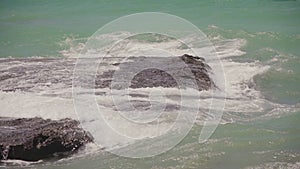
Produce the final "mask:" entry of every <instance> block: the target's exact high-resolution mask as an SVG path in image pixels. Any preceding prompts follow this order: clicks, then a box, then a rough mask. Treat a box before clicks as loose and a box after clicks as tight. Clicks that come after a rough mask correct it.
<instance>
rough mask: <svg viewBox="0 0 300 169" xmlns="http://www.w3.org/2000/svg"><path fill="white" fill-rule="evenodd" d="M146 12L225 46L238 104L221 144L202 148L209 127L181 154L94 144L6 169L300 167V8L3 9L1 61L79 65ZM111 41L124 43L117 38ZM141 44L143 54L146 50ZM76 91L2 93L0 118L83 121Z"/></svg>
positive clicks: (271, 3) (102, 4) (270, 4)
mask: <svg viewBox="0 0 300 169" xmlns="http://www.w3.org/2000/svg"><path fill="white" fill-rule="evenodd" d="M138 12H165V13H169V14H173V15H177V16H179V17H182V18H184V19H186V20H188V21H190V22H191V23H193V24H194V25H196V26H197V27H198V28H199V29H201V30H202V31H203V32H204V33H205V34H206V35H207V37H208V38H209V39H210V41H211V42H212V43H213V45H214V46H215V48H216V51H217V53H218V55H219V57H220V58H221V61H222V63H223V66H224V73H225V77H226V92H227V97H228V98H227V101H226V105H225V108H224V114H223V117H222V122H221V124H220V125H219V127H218V128H217V130H216V131H215V132H214V134H213V135H212V137H211V138H210V139H209V140H208V141H207V142H205V143H202V144H199V143H198V137H199V133H200V132H201V129H202V124H201V122H199V123H196V124H195V125H194V127H193V128H192V130H191V131H190V133H189V134H188V135H187V136H186V137H185V138H184V140H183V141H181V142H180V143H179V144H178V145H177V146H176V147H174V148H173V149H171V150H169V151H167V152H165V153H163V154H160V155H158V156H154V157H149V158H143V159H131V158H124V157H119V156H116V155H113V154H110V153H108V152H104V151H101V150H99V148H98V147H97V146H95V145H92V144H91V145H88V146H87V147H86V149H85V150H81V151H80V152H78V154H76V155H74V156H71V157H68V158H66V159H61V160H50V161H46V162H40V163H37V164H28V163H26V162H19V161H12V162H11V163H15V164H13V165H10V164H8V166H5V167H13V168H20V167H21V166H20V165H22V167H24V166H26V165H29V166H28V167H29V168H78V169H81V168H91V169H92V168H157V169H158V168H222V169H223V168H228V169H233V168H299V166H300V160H299V159H300V143H299V142H300V136H299V132H300V125H299V122H298V120H299V118H300V87H299V84H300V66H299V64H300V58H299V57H300V56H299V53H300V48H299V45H300V31H299V30H300V29H299V28H300V22H299V16H300V2H299V1H298V0H252V1H250V0H246V1H242V0H230V1H229V0H223V1H221V0H203V1H198V0H192V1H163V2H161V1H108V0H103V1H96V0H95V1H87V2H85V1H77V0H75V1H69V0H66V1H58V0H53V1H48V2H43V1H35V0H27V1H17V0H10V1H6V0H3V1H1V2H0V57H2V58H7V57H13V58H14V57H18V58H19V57H29V58H36V57H59V58H72V57H76V55H77V54H78V52H80V50H81V49H82V48H83V46H84V43H85V42H86V41H87V39H88V37H89V36H91V35H92V34H93V33H94V32H95V31H97V30H98V29H99V28H100V27H102V26H103V25H104V24H106V23H108V22H110V21H112V20H114V19H117V18H118V17H121V16H124V15H129V14H133V13H138ZM107 37H109V38H114V37H115V34H110V35H107ZM146 40H148V41H149V39H146ZM150 41H151V40H150ZM133 45H135V46H137V45H141V46H140V47H142V48H143V46H142V45H143V44H141V43H133ZM153 45H154V46H155V45H157V46H164V47H165V48H166V49H168V50H170V51H172V52H174V53H178V54H182V53H181V51H178V50H177V47H178V46H177V45H176V43H175V42H174V43H173V42H172V41H169V40H168V41H164V39H161V40H159V41H158V42H153ZM20 64H24V65H23V66H25V67H26V64H25V63H20ZM40 64H41V65H42V64H43V63H40ZM208 64H213V63H210V62H209V61H208ZM11 66H13V65H1V68H0V69H1V71H4V72H5V71H7V70H8V69H9V68H10V67H11ZM25 84H26V82H25ZM66 90H67V89H66ZM47 92H48V91H44V93H47ZM69 92H70V91H64V90H63V89H62V90H61V91H59V94H58V95H56V97H49V96H47V95H44V93H43V91H42V92H40V91H39V92H38V91H36V92H31V93H26V92H25V93H24V92H18V91H17V92H11V93H5V92H1V93H0V115H1V116H12V117H34V116H41V117H44V118H51V119H60V118H64V117H73V118H75V117H76V114H74V110H73V107H72V104H73V102H72V99H71V98H70V95H68V93H69ZM98 99H99V100H100V101H101V103H103V105H102V106H107V107H109V106H110V105H111V104H110V103H106V102H105V101H106V96H103V97H99V98H98ZM127 129H128V130H130V128H127ZM132 130H133V129H132ZM149 148H151V146H149ZM0 167H1V166H0ZM3 167H4V166H3Z"/></svg>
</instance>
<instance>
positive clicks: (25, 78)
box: [0, 54, 215, 95]
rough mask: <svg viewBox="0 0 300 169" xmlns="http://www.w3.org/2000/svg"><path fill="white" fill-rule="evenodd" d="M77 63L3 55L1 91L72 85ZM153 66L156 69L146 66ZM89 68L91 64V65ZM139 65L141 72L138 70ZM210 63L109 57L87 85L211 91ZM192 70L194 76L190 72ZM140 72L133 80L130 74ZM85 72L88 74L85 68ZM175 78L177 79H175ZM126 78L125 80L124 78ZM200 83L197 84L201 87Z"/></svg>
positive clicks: (187, 58) (195, 59)
mask: <svg viewBox="0 0 300 169" xmlns="http://www.w3.org/2000/svg"><path fill="white" fill-rule="evenodd" d="M99 59H100V58H89V59H88V61H87V63H88V64H89V63H94V62H98V61H99ZM75 64H76V59H75V58H2V59H0V91H4V92H13V91H24V92H34V93H38V92H43V93H45V91H50V92H49V95H52V94H53V92H54V91H60V90H64V89H71V88H72V82H73V81H72V80H73V75H74V74H73V73H74V68H75ZM149 65H150V66H151V65H153V67H154V68H153V69H152V68H149V69H142V68H144V67H149ZM87 67H88V65H87ZM138 68H139V71H138V72H136V70H137V69H138ZM210 69H211V68H210V67H209V65H207V64H206V63H205V60H204V59H203V58H201V57H197V56H192V55H187V54H184V55H182V56H172V57H167V56H156V57H143V56H131V57H105V58H103V60H101V63H99V69H98V71H97V72H93V73H95V74H91V75H90V76H92V77H95V79H94V80H95V84H94V85H92V84H89V83H87V82H86V81H85V78H82V79H81V80H82V84H87V85H86V86H82V87H85V88H90V87H93V88H96V89H102V88H111V84H112V82H113V81H116V80H118V81H119V82H122V81H128V80H131V85H130V86H128V87H130V88H145V87H150V88H152V87H164V88H173V87H178V83H177V82H178V78H179V79H180V80H181V81H180V83H182V84H183V86H186V87H194V86H196V85H197V86H198V90H200V91H201V90H209V89H211V88H213V87H215V84H214V82H213V81H212V80H211V78H210V76H209V74H210V73H211V71H210ZM188 71H190V72H192V75H190V74H189V75H187V74H186V73H187V72H188ZM118 72H123V74H124V76H122V77H118V78H115V77H114V76H115V74H116V73H118ZM132 72H136V73H137V74H136V75H135V76H134V77H131V78H132V79H128V76H127V75H128V74H130V73H132ZM83 73H86V72H85V70H83ZM174 77H175V78H174ZM176 77H177V79H176ZM122 78H123V79H122ZM186 79H194V80H195V82H196V83H197V84H196V85H194V84H192V85H191V84H185V83H187V80H186ZM197 86H196V87H197Z"/></svg>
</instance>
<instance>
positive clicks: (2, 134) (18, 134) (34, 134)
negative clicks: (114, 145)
mask: <svg viewBox="0 0 300 169" xmlns="http://www.w3.org/2000/svg"><path fill="white" fill-rule="evenodd" d="M92 141H93V138H92V136H91V135H90V134H89V133H88V132H86V131H84V130H83V129H82V128H80V127H79V122H78V121H76V120H71V119H62V120H49V119H47V120H44V119H42V118H18V119H13V118H3V117H0V159H1V160H7V159H18V160H26V161H38V160H40V159H45V158H49V157H53V156H57V155H68V154H71V153H73V152H75V151H76V150H78V149H79V148H80V147H82V146H84V145H85V144H86V143H89V142H92Z"/></svg>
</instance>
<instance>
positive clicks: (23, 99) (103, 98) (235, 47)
mask: <svg viewBox="0 0 300 169" xmlns="http://www.w3.org/2000/svg"><path fill="white" fill-rule="evenodd" d="M125 35H127V34H126V33H125ZM118 36H123V34H112V35H106V36H105V38H107V39H109V38H119V37H118ZM102 38H103V37H102ZM69 41H71V40H70V39H69V40H68V43H71V44H74V43H73V42H69ZM245 44H246V41H245V40H244V39H226V40H224V39H223V38H215V39H214V46H215V50H216V53H217V54H218V58H219V60H218V59H216V58H213V59H212V58H210V57H209V56H206V55H205V53H210V52H211V51H210V50H211V49H212V48H210V47H203V48H195V49H194V50H196V52H198V53H201V54H202V53H203V56H202V57H204V58H205V59H206V61H207V64H208V65H210V66H211V67H212V72H211V76H212V78H213V79H214V80H215V82H216V85H217V86H221V85H222V83H225V89H223V90H224V92H225V93H226V97H224V95H220V96H218V95H215V97H214V98H212V95H211V92H212V91H205V92H204V91H203V92H200V98H201V100H200V102H199V105H200V112H199V116H198V118H197V123H198V124H203V122H204V119H207V118H208V117H210V116H213V115H211V114H210V113H209V109H211V110H214V109H217V111H223V112H224V116H223V120H222V123H228V122H230V123H232V122H236V121H238V122H241V121H249V120H252V119H257V118H259V117H265V118H270V117H274V116H280V115H281V114H282V113H281V112H292V111H291V109H292V110H295V109H299V106H297V105H295V106H294V107H292V108H291V107H290V106H287V105H280V104H277V103H272V102H270V101H268V100H266V99H264V98H263V96H262V95H261V93H260V91H257V90H255V88H254V87H255V83H254V81H253V77H254V76H256V75H259V74H262V73H265V72H266V71H268V69H269V68H270V66H269V65H263V64H262V63H260V62H259V61H254V62H244V63H239V62H236V61H233V60H232V57H237V56H242V55H243V54H245V52H244V51H242V50H241V48H242V47H243V46H244V45H245ZM77 45H78V44H77ZM79 48H82V43H79ZM157 48H159V49H162V50H165V51H168V53H170V54H171V56H179V55H182V54H185V53H188V54H194V51H192V50H190V49H188V48H184V47H182V43H180V42H178V41H175V40H168V41H166V42H153V43H150V44H149V43H145V42H139V41H137V40H132V41H130V40H125V41H124V42H122V43H121V44H119V46H115V47H114V49H112V50H111V51H110V53H108V55H107V56H106V57H111V56H114V57H116V56H122V57H124V55H127V56H134V55H139V54H141V52H140V51H141V50H142V51H143V54H144V56H153V55H156V54H159V53H160V52H158V53H153V51H157V50H154V49H157ZM63 54H64V55H65V56H68V57H71V58H72V57H73V58H74V57H75V55H78V50H77V49H76V46H75V47H74V46H73V47H72V48H71V49H70V50H69V51H66V50H65V51H63ZM102 54H103V53H102ZM164 56H167V57H168V55H164ZM169 56H170V55H169ZM17 62H18V63H17ZM17 62H16V63H13V64H10V63H7V64H8V65H5V66H6V67H5V66H4V65H3V66H4V67H2V69H1V70H8V69H9V68H12V67H16V66H18V64H21V65H22V66H24V67H26V66H28V63H21V62H20V61H17ZM106 62H107V64H108V65H110V64H113V63H117V62H120V60H118V59H117V58H114V59H111V60H107V61H106ZM35 64H37V65H40V66H43V64H44V63H43V62H36V63H35ZM220 66H222V70H223V72H220V71H217V72H216V71H215V70H216V69H215V68H217V67H220ZM106 68H108V67H106ZM116 68H117V67H116V66H111V67H109V69H116ZM103 70H105V68H104V69H103ZM219 70H220V69H219ZM99 71H101V70H99ZM8 73H9V72H8ZM220 76H224V77H225V82H224V81H220V82H218V79H219V77H220ZM20 83H23V84H24V85H26V81H24V82H20ZM54 86H55V85H54ZM65 87H66V86H64V85H62V86H59V84H58V85H57V86H56V87H54V88H51V87H45V88H42V89H41V88H39V89H35V88H33V91H31V92H20V91H16V92H9V93H6V92H0V107H1V109H0V116H9V117H35V116H39V117H43V118H50V119H61V118H67V117H68V118H73V119H77V118H78V117H77V115H76V112H75V108H74V103H73V99H72V97H71V96H72V90H71V88H67V87H66V88H65ZM189 90H190V91H189ZM221 90H222V89H221ZM161 91H162V92H163V93H165V95H168V96H170V97H167V98H166V99H165V100H164V101H165V104H170V105H173V107H172V108H171V110H172V111H166V112H164V113H163V114H161V116H159V118H156V120H157V124H158V125H157V126H156V127H151V126H150V127H149V125H144V126H142V127H141V126H137V125H136V124H135V123H128V121H126V120H123V119H122V116H120V114H118V111H116V109H115V105H114V102H113V100H112V99H111V95H109V94H108V93H109V91H108V89H97V90H95V92H99V93H103V94H100V95H96V96H95V99H96V101H97V103H98V105H99V110H100V111H101V112H102V113H103V114H104V117H105V118H106V119H107V120H109V121H110V123H111V127H113V128H114V129H115V130H116V131H119V132H121V133H123V134H125V135H127V136H129V137H135V138H151V137H156V136H158V135H161V134H163V133H164V132H165V131H167V130H168V129H169V128H170V127H171V126H172V124H173V122H174V119H176V115H177V114H176V112H177V110H176V106H179V107H180V104H181V103H180V101H179V99H178V98H180V96H181V93H180V91H179V89H175V88H174V89H164V88H143V89H131V90H130V94H139V95H146V96H147V95H148V94H149V93H151V92H152V93H155V92H161ZM194 92H198V91H195V90H192V89H185V93H187V94H188V93H190V97H189V96H186V97H185V99H190V100H191V101H192V100H193V99H194V97H193V94H192V93H194ZM93 93H94V91H93V90H86V91H82V94H83V95H86V96H87V97H91V96H90V95H91V94H93ZM118 97H119V98H120V99H123V100H124V101H125V102H126V101H128V100H131V101H132V102H133V103H141V102H143V103H145V102H148V101H150V100H149V98H148V97H133V96H128V95H118ZM213 99H215V100H224V99H226V104H225V107H224V108H222V107H210V105H211V102H212V101H213ZM153 103H155V102H153ZM124 105H126V103H124ZM87 106H89V105H88V103H87ZM181 106H183V107H186V109H185V110H186V111H187V112H188V110H189V109H191V108H193V107H189V106H191V105H181ZM123 108H124V107H123ZM125 108H126V106H125ZM218 109H220V110H218ZM135 113H136V112H134V111H132V113H131V114H130V111H129V113H127V116H128V117H129V118H130V119H133V120H136V119H140V118H141V116H136V114H135ZM183 113H184V112H183ZM87 115H89V114H88V112H87ZM142 115H144V116H142V118H144V119H142V120H147V119H149V118H150V119H151V118H154V117H157V112H155V111H147V114H142ZM81 120H82V122H83V123H84V126H89V127H87V128H89V129H93V130H94V131H91V132H92V133H97V130H98V127H99V118H96V117H95V118H94V119H93V120H92V121H91V118H87V119H86V120H84V119H81ZM158 128H159V129H160V130H157V129H158ZM99 134H100V133H99ZM95 137H98V136H97V135H96V136H95ZM99 137H101V136H99ZM104 139H118V138H113V137H111V138H110V137H106V138H104ZM106 142H107V143H108V142H112V143H114V142H115V141H113V140H107V141H106ZM126 144H127V142H126V140H124V142H123V143H122V145H107V146H111V148H112V147H116V146H119V147H120V146H121V147H122V146H124V145H126ZM106 148H110V147H106Z"/></svg>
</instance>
